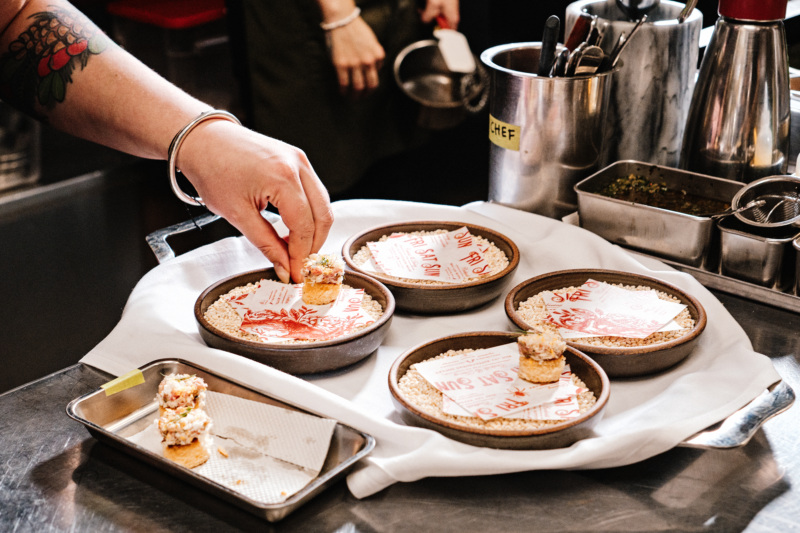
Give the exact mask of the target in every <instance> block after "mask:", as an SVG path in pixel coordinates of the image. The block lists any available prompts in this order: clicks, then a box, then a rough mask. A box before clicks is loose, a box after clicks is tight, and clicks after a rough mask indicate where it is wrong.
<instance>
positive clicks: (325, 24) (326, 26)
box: [319, 7, 361, 31]
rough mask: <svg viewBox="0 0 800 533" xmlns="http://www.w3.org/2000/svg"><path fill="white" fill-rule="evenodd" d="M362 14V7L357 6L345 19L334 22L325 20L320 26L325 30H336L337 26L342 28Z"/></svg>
mask: <svg viewBox="0 0 800 533" xmlns="http://www.w3.org/2000/svg"><path fill="white" fill-rule="evenodd" d="M360 14H361V8H359V7H356V8H354V9H353V11H352V12H351V13H350V14H349V15H347V16H346V17H344V18H343V19H339V20H334V21H333V22H323V23H322V24H320V25H319V27H320V28H322V29H323V30H325V31H331V30H335V29H336V28H342V27H344V26H347V25H348V24H350V23H351V22H353V21H354V20H356V19H357V18H358V16H359V15H360Z"/></svg>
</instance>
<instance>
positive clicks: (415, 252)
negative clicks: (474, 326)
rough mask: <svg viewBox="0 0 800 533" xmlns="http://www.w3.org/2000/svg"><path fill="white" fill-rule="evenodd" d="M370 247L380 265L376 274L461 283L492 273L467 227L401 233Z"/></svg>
mask: <svg viewBox="0 0 800 533" xmlns="http://www.w3.org/2000/svg"><path fill="white" fill-rule="evenodd" d="M367 247H368V248H369V250H370V252H371V253H372V258H373V261H374V265H377V269H375V270H373V271H374V272H382V273H384V274H388V275H390V276H395V277H398V278H407V279H419V280H431V281H441V282H445V283H460V282H462V281H464V280H465V279H467V278H474V277H476V276H485V275H488V274H490V272H491V267H490V265H489V262H488V261H487V260H486V257H485V250H482V249H481V248H480V247H479V246H478V245H477V242H476V240H475V237H474V236H473V235H472V234H471V233H470V232H469V230H468V229H467V228H466V227H463V228H460V229H457V230H455V231H450V232H447V233H436V234H433V235H409V234H404V233H397V234H393V235H390V236H389V238H388V239H387V240H385V241H381V242H370V243H367ZM370 267H371V265H370V264H369V263H368V264H366V265H363V268H367V269H369V268H370Z"/></svg>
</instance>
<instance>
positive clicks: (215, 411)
mask: <svg viewBox="0 0 800 533" xmlns="http://www.w3.org/2000/svg"><path fill="white" fill-rule="evenodd" d="M153 407H154V413H153V422H154V423H152V424H148V425H147V427H146V428H145V429H144V430H142V431H140V432H138V433H136V434H134V435H131V436H129V437H127V438H128V440H130V441H131V442H133V443H135V444H138V445H139V446H142V447H143V448H145V449H146V450H149V451H152V452H153V453H155V454H157V455H159V456H160V455H162V454H163V445H162V444H161V434H160V433H159V431H158V428H157V427H156V425H155V420H156V419H157V418H158V411H157V410H155V409H156V406H155V402H154V405H153ZM206 410H207V411H208V415H209V416H210V417H211V420H212V424H211V430H210V432H211V441H210V444H207V446H206V447H207V450H208V453H209V459H208V461H207V462H206V463H204V464H202V465H200V466H198V467H197V468H194V469H193V470H192V471H193V472H194V473H196V474H198V475H201V476H203V477H205V478H207V479H210V480H212V481H215V482H217V483H220V484H222V485H225V486H226V487H227V488H229V489H231V490H233V491H236V492H238V493H240V494H242V495H243V496H246V497H248V498H251V499H253V500H255V501H258V502H262V503H278V502H282V501H285V500H286V498H288V497H289V496H291V495H293V494H295V493H297V492H298V491H300V490H302V489H303V487H305V486H306V485H308V484H309V483H310V482H311V481H313V480H314V479H316V478H317V477H318V476H319V473H320V471H321V470H322V466H323V464H324V462H325V458H326V457H327V455H328V448H329V447H330V443H331V436H332V435H333V431H334V429H335V428H336V421H335V420H332V419H329V418H320V417H317V416H313V415H308V414H306V413H301V412H298V411H293V410H289V409H284V408H282V407H277V406H274V405H268V404H264V403H260V402H256V401H252V400H246V399H244V398H239V397H237V396H231V395H228V394H220V393H217V392H212V391H208V392H207V393H206Z"/></svg>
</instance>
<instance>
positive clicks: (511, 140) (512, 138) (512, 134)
mask: <svg viewBox="0 0 800 533" xmlns="http://www.w3.org/2000/svg"><path fill="white" fill-rule="evenodd" d="M520 130H521V128H520V127H519V126H515V125H513V124H509V123H507V122H503V121H502V120H498V119H496V118H495V117H493V116H492V115H489V140H490V141H492V142H493V143H494V144H496V145H497V146H499V147H500V148H505V149H506V150H514V151H515V152H519V133H520Z"/></svg>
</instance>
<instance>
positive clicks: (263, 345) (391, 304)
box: [194, 267, 395, 352]
mask: <svg viewBox="0 0 800 533" xmlns="http://www.w3.org/2000/svg"><path fill="white" fill-rule="evenodd" d="M258 273H263V274H264V277H263V278H262V279H273V280H277V279H278V276H277V274H275V269H274V268H273V267H269V268H262V269H255V270H248V271H247V272H241V273H239V274H234V275H232V276H228V277H226V278H224V279H221V280H219V281H216V282H215V283H212V284H211V285H209V286H208V287H206V288H205V289H204V290H203V291H202V292H201V293H200V296H198V297H197V299H196V300H195V304H194V317H195V320H196V321H197V323H198V324H199V325H200V326H201V327H202V328H203V329H205V330H206V331H207V332H208V333H210V334H212V335H214V336H216V337H219V338H221V339H223V340H225V341H228V342H233V343H235V344H239V345H241V346H246V347H248V348H252V349H255V350H260V351H266V350H268V351H270V352H281V351H285V352H302V351H307V350H316V349H322V348H327V347H330V346H338V345H340V344H344V343H348V342H351V341H353V340H356V339H360V338H362V337H365V336H367V335H369V334H371V333H373V332H374V331H375V330H378V329H380V328H381V327H382V326H383V325H384V324H386V323H387V322H388V321H389V320H390V319H391V318H392V315H394V310H395V300H394V296H393V295H392V293H391V291H389V289H387V288H386V287H385V286H384V285H383V284H382V283H381V282H380V281H379V280H375V279H373V278H370V277H369V276H366V275H364V274H361V273H359V272H347V271H345V278H344V283H345V284H346V283H347V277H348V276H353V277H355V278H358V279H359V280H361V281H363V282H364V283H366V284H367V285H370V286H371V287H372V288H373V289H374V291H375V292H377V293H380V294H381V295H382V296H383V297H384V298H385V299H386V306H385V307H384V309H383V313H382V314H381V316H380V317H378V319H377V320H375V322H373V323H372V324H370V325H369V326H367V327H365V328H361V329H359V330H357V331H355V332H353V333H350V334H348V335H344V336H342V337H336V338H334V339H330V340H327V341H318V342H309V343H298V344H280V343H267V342H257V341H251V340H247V339H241V338H239V337H234V336H233V335H230V334H229V333H226V332H224V331H222V330H220V329H218V328H217V327H215V326H214V325H213V324H211V323H210V322H209V321H208V320H206V318H205V316H203V313H202V311H201V308H202V305H203V301H204V300H205V299H206V297H207V296H208V295H209V293H211V292H212V291H214V290H216V289H217V288H218V287H219V286H221V285H223V284H227V283H230V282H232V281H234V280H237V279H239V278H248V277H250V276H254V275H256V274H258ZM270 275H271V277H270ZM246 283H250V282H243V284H246ZM229 290H230V289H229ZM213 303H214V302H210V303H209V305H211V304H213Z"/></svg>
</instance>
